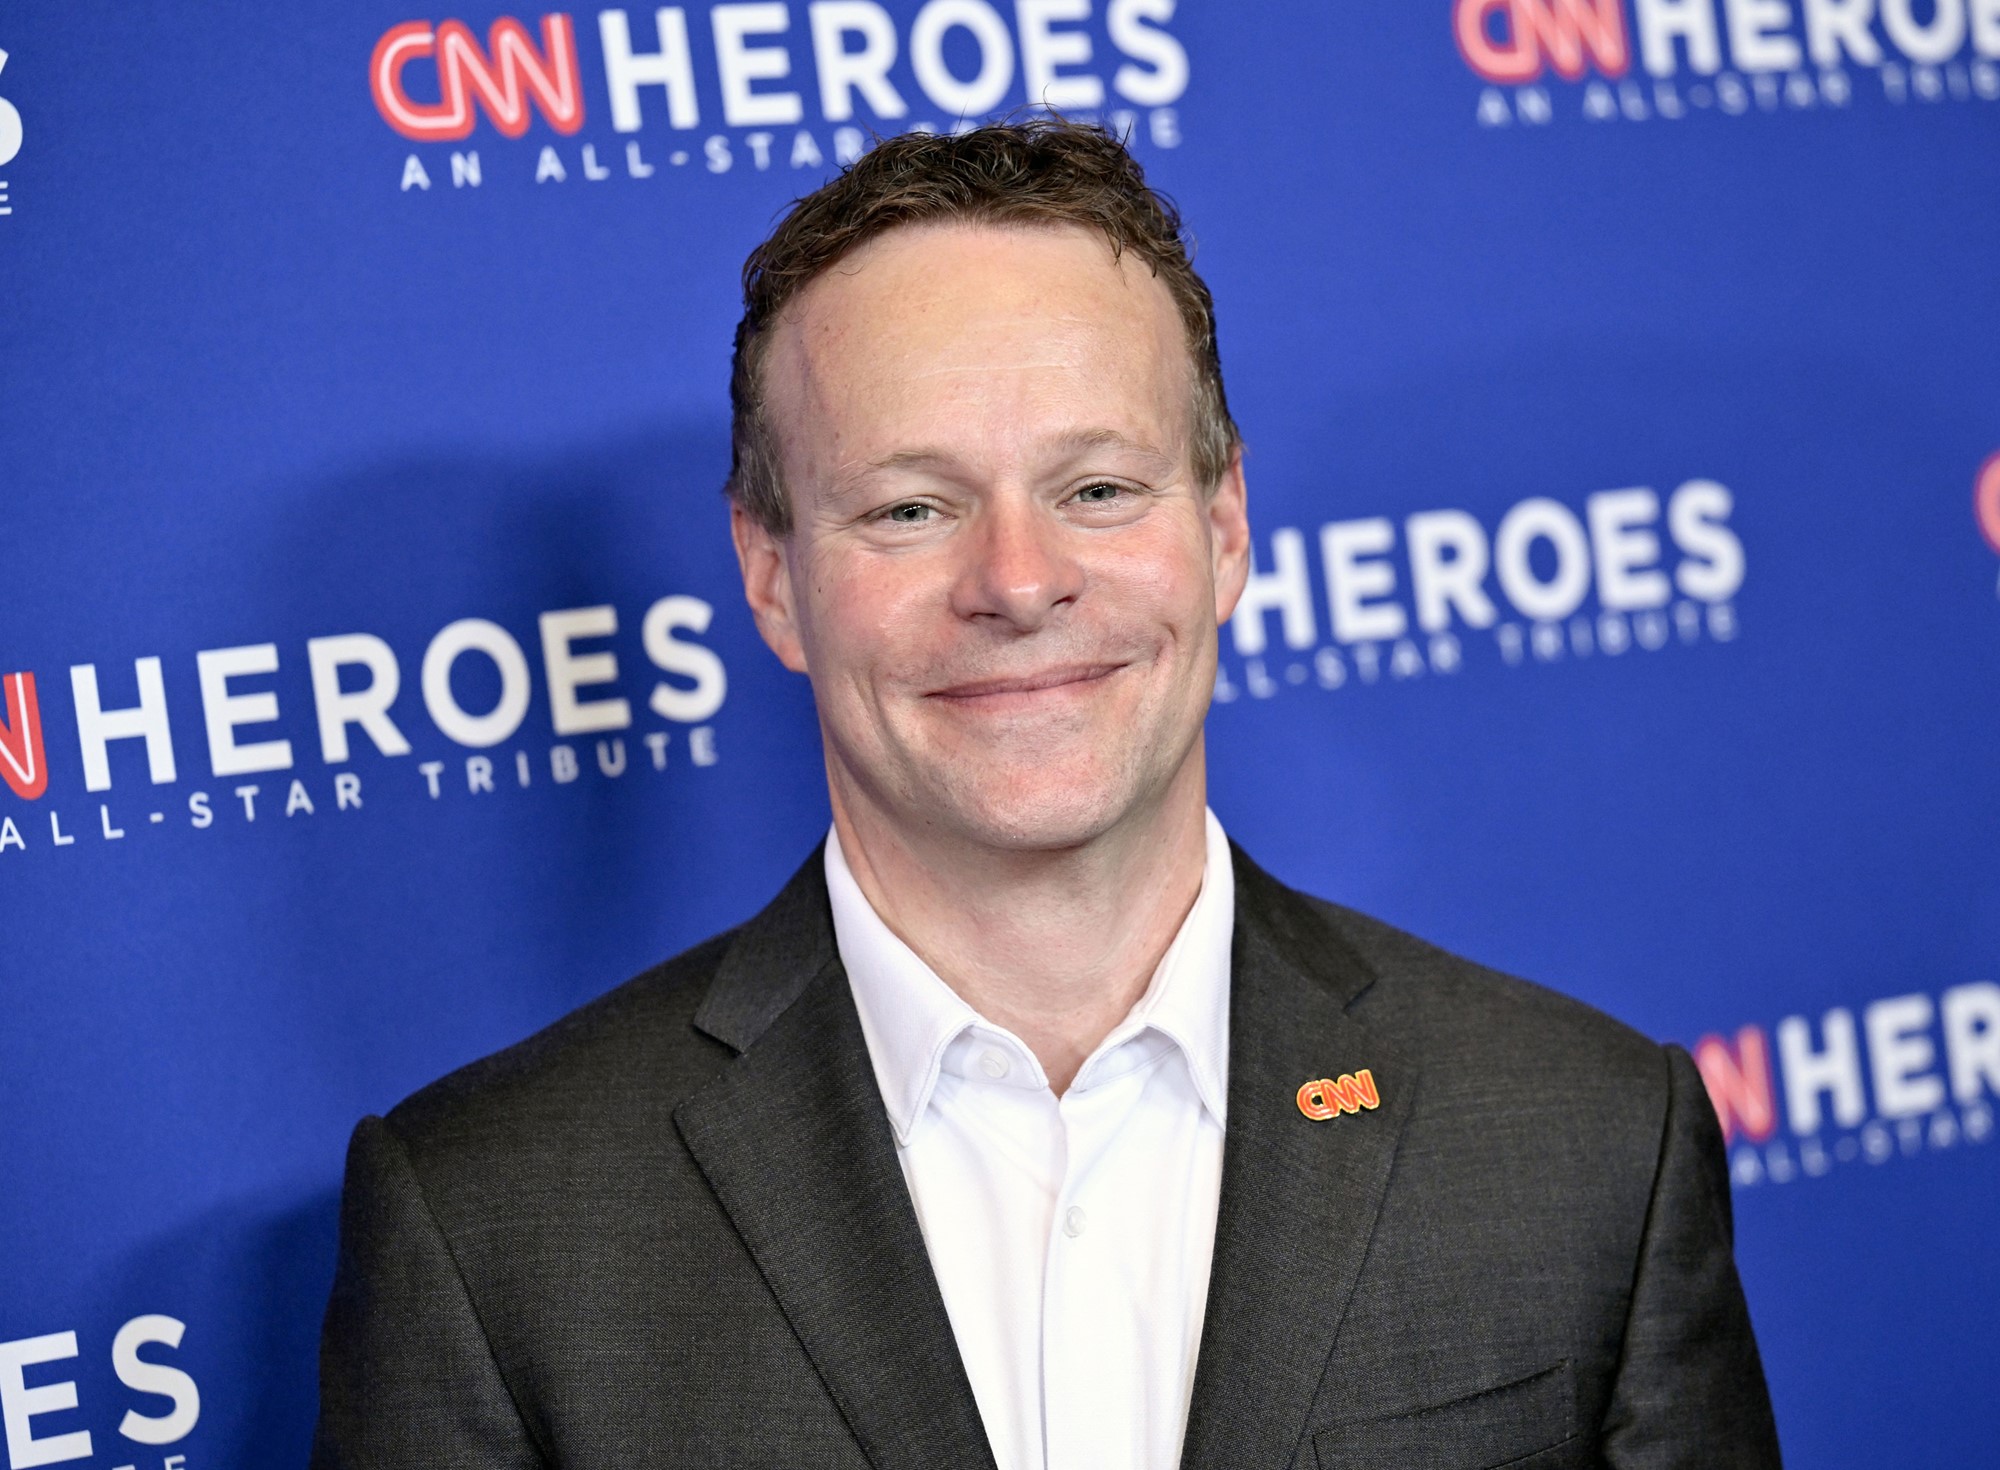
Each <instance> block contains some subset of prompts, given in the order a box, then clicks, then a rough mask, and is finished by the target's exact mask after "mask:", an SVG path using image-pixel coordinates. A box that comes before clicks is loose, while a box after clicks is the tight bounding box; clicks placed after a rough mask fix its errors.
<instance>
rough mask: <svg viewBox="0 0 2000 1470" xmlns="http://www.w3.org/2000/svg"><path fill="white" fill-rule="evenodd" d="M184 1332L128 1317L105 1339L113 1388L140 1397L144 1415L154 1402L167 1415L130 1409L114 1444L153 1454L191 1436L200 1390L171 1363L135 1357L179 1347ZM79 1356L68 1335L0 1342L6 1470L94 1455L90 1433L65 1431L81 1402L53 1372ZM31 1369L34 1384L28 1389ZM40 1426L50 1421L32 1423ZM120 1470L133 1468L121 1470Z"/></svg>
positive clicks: (163, 1462)
mask: <svg viewBox="0 0 2000 1470" xmlns="http://www.w3.org/2000/svg"><path fill="white" fill-rule="evenodd" d="M186 1331H187V1327H186V1324H185V1323H183V1322H180V1321H178V1320H177V1319H175V1318H173V1317H164V1316H159V1315H156V1314H149V1315H147V1316H144V1317H134V1318H133V1319H132V1320H131V1321H129V1322H127V1323H126V1324H125V1325H124V1326H123V1327H120V1328H119V1329H118V1332H117V1334H116V1335H115V1336H114V1337H113V1338H112V1339H111V1367H112V1371H113V1372H115V1373H116V1374H117V1375H118V1381H119V1382H120V1383H122V1384H123V1385H124V1386H125V1387H126V1388H129V1389H130V1390H132V1392H133V1393H135V1394H139V1395H143V1396H144V1397H143V1398H142V1399H141V1407H143V1408H147V1409H155V1408H157V1407H158V1405H159V1401H160V1400H165V1401H166V1405H167V1409H166V1412H165V1413H145V1414H142V1413H140V1412H139V1410H138V1409H136V1408H128V1409H127V1410H126V1411H125V1415H124V1417H123V1418H122V1419H120V1420H119V1421H118V1434H119V1436H120V1438H123V1439H128V1440H130V1441H131V1442H132V1443H133V1444H140V1445H147V1446H149V1447H151V1446H159V1445H170V1444H178V1443H179V1442H180V1441H181V1440H183V1439H186V1438H187V1437H188V1435H189V1434H191V1433H192V1432H193V1431H194V1427H195V1424H196V1423H197V1422H198V1421H199V1420H200V1418H201V1390H200V1389H198V1388H197V1387H196V1386H195V1381H194V1379H193V1378H192V1377H190V1376H189V1375H188V1374H187V1373H185V1372H183V1371H182V1370H181V1369H179V1368H176V1367H174V1366H173V1365H171V1364H169V1363H161V1362H156V1361H153V1359H151V1358H142V1357H140V1356H139V1350H140V1349H141V1348H148V1349H152V1350H153V1351H154V1354H155V1356H157V1354H158V1350H159V1349H160V1348H168V1349H173V1348H178V1347H179V1346H180V1345H181V1337H182V1334H184V1333H185V1332H186ZM77 1356H78V1345H77V1336H76V1334H75V1333H74V1332H51V1333H48V1334H46V1335H45V1336H42V1337H24V1338H20V1339H17V1340H16V1341H13V1342H0V1424H4V1426H5V1430H6V1436H7V1466H8V1470H29V1467H30V1466H37V1465H64V1464H68V1463H69V1462H70V1461H72V1460H88V1459H89V1458H90V1457H91V1456H92V1455H93V1454H95V1453H96V1447H95V1445H94V1443H93V1442H92V1439H91V1434H90V1431H89V1430H88V1429H68V1428H65V1427H63V1426H64V1420H65V1419H66V1418H67V1417H68V1416H69V1414H70V1412H71V1411H73V1410H75V1409H77V1408H78V1406H79V1404H80V1400H79V1398H78V1395H77V1386H76V1383H75V1381H74V1380H73V1379H65V1378H63V1377H62V1376H61V1368H60V1367H59V1366H56V1365H60V1364H63V1363H67V1362H69V1361H70V1360H72V1359H74V1358H76V1357H77ZM30 1369H33V1370H35V1373H34V1376H35V1377H36V1379H37V1382H35V1383H34V1384H32V1385H31V1384H30V1383H29V1382H28V1377H29V1370H30ZM38 1419H42V1420H46V1421H48V1422H45V1423H42V1424H37V1423H36V1422H35V1421H36V1420H38ZM122 1453H125V1454H129V1453H130V1451H122ZM157 1463H158V1464H159V1465H160V1470H185V1466H186V1464H187V1457H186V1456H185V1455H167V1456H165V1457H163V1458H161V1459H160V1460H159V1461H158V1462H157ZM119 1470H135V1467H134V1466H132V1465H123V1466H120V1467H119Z"/></svg>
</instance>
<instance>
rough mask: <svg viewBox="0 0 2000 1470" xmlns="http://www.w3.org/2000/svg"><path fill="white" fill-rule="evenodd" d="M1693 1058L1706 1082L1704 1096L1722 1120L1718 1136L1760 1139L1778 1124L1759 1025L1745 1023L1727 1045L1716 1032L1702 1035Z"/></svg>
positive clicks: (1768, 1056)
mask: <svg viewBox="0 0 2000 1470" xmlns="http://www.w3.org/2000/svg"><path fill="white" fill-rule="evenodd" d="M1694 1062H1695V1065H1696V1066H1697V1067H1699V1068H1701V1080H1702V1081H1703V1082H1705V1083H1707V1084H1708V1100H1709V1101H1710V1102H1712V1103H1714V1104H1715V1116H1716V1117H1717V1118H1718V1119H1720V1120H1721V1122H1722V1138H1723V1141H1724V1142H1725V1143H1734V1142H1735V1141H1736V1138H1737V1135H1738V1134H1741V1135H1742V1136H1743V1137H1745V1138H1748V1139H1750V1140H1751V1141H1752V1142H1753V1143H1762V1142H1763V1141H1764V1140H1765V1139H1767V1138H1769V1137H1770V1136H1771V1134H1772V1133H1773V1131H1775V1130H1776V1128H1777V1126H1778V1105H1777V1099H1776V1098H1775V1097H1774V1096H1773V1094H1772V1092H1771V1051H1770V1048H1769V1046H1767V1045H1766V1043H1765V1041H1764V1028H1763V1027H1762V1026H1745V1027H1744V1028H1743V1029H1742V1030H1740V1031H1738V1032H1737V1033H1736V1045H1735V1046H1734V1047H1731V1046H1730V1044H1729V1043H1728V1042H1726V1041H1724V1040H1723V1039H1722V1038H1721V1037H1720V1036H1704V1037H1702V1039H1701V1040H1700V1041H1697V1042H1696V1043H1695V1046H1694Z"/></svg>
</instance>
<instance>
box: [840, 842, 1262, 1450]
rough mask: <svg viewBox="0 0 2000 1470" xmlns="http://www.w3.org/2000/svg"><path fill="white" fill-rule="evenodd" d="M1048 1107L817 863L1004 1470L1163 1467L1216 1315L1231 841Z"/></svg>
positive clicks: (1232, 919)
mask: <svg viewBox="0 0 2000 1470" xmlns="http://www.w3.org/2000/svg"><path fill="white" fill-rule="evenodd" d="M1207 821H1208V853H1207V866H1206V868H1205V870H1204V872H1203V876H1202V885H1201V892H1200V894H1199V895H1198V896H1197V897H1196V899H1195V902H1194V907H1193V908H1192V909H1191V910H1190V911H1189V913H1188V916H1187V918H1186V919H1185V920H1184V921H1183V922H1182V924H1181V928H1180V932H1179V933H1177V934H1176V935H1175V936H1174V941H1173V943H1172V945H1170V946H1169V947H1168V949H1167V953H1166V956H1165V958H1163V959H1162V960H1161V961H1160V964H1159V968H1158V969H1157V970H1155V971H1154V972H1153V978H1152V981H1151V983H1150V984H1149V985H1148V986H1147V988H1146V993H1145V994H1144V995H1143V996H1141V997H1140V999H1139V1003H1138V1004H1137V1005H1135V1006H1134V1007H1133V1008H1132V1011H1131V1013H1130V1014H1129V1015H1128V1016H1126V1018H1125V1019H1124V1021H1122V1022H1121V1023H1119V1025H1118V1026H1117V1027H1116V1029H1114V1030H1113V1031H1112V1032H1111V1034H1110V1035H1109V1036H1107V1037H1105V1038H1104V1042H1103V1044H1102V1045H1100V1046H1099V1047H1098V1048H1097V1050H1096V1051H1094V1052H1092V1053H1091V1055H1090V1057H1089V1059H1088V1060H1087V1061H1085V1062H1084V1064H1083V1067H1082V1069H1081V1070H1080V1071H1079V1072H1078V1073H1077V1075H1076V1080H1075V1081H1074V1082H1073V1083H1071V1085H1070V1087H1069V1090H1068V1091H1067V1092H1065V1093H1064V1094H1063V1096H1062V1097H1061V1098H1058V1097H1056V1095H1055V1094H1054V1093H1053V1092H1052V1091H1050V1089H1049V1082H1048V1078H1047V1076H1046V1075H1045V1074H1044V1073H1043V1071H1042V1068H1041V1064H1040V1063H1039V1062H1038V1061H1037V1060H1036V1059H1035V1055H1034V1053H1033V1052H1031V1051H1030V1050H1029V1049H1028V1048H1027V1047H1026V1046H1025V1045H1024V1044H1023V1043H1022V1042H1021V1040H1020V1039H1019V1038H1018V1037H1016V1036H1014V1035H1013V1034H1012V1033H1011V1032H1009V1031H1007V1030H1005V1029H1004V1028H1002V1027H999V1026H996V1025H994V1024H992V1023H991V1022H990V1021H987V1020H985V1019H984V1018H982V1017H981V1016H980V1015H979V1014H978V1013H977V1012H976V1011H974V1010H973V1009H972V1007H970V1006H969V1005H967V1004H966V1003H965V1002H964V1001H963V1000H961V999H960V998H959V996H958V995H957V993H956V992H955V991H953V990H952V989H951V987H950V986H948V985H946V984H945V983H944V981H942V980H940V979H939V978H938V976H937V974H936V972H934V971H933V970H932V969H931V968H930V966H929V965H927V964H925V963H924V962H923V961H922V960H921V959H919V958H918V957H917V955H916V954H915V952H914V951H912V950H911V949H910V947H909V946H908V945H906V944H904V943H903V941H902V940H900V939H898V938H897V937H896V936H895V934H893V933H892V932H891V931H890V929H889V927H888V925H886V924H884V923H883V922H882V919H881V917H880V916H879V915H878V914H876V912H875V910H874V908H873V906H872V905H871V904H870V903H869V902H868V900H867V898H866V897H865V896H864V895H863V894H862V892H861V889H860V887H859V885H857V884H856V882H855V880H854V875H853V873H852V872H851V871H850V870H849V868H848V866H847V860H846V857H845V855H844V854H843V853H842V852H841V849H840V838H839V836H838V835H833V836H830V837H829V838H828V839H827V844H826V880H827V889H828V892H829V894H830V896H831V898H832V901H833V927H834V934H835V938H836V940H837V942H838V944H839V947H840V958H841V963H842V964H843V965H845V967H846V969H847V978H848V983H849V984H850V985H851V986H852V987H853V991H854V1003H855V1006H856V1008H857V1009H858V1010H859V1011H860V1013H861V1029H862V1033H863V1035H864V1036H865V1037H866V1038H867V1042H868V1054H869V1057H870V1059H871V1060H872V1062H873V1064H874V1068H875V1080H876V1082H877V1084H878V1085H879V1086H880V1087H881V1089H882V1100H883V1102H884V1103H885V1104H886V1105H887V1107H888V1112H889V1121H890V1123H891V1125H892V1126H893V1127H894V1129H895V1134H896V1143H897V1156H898V1158H899V1160H900V1161H901V1163H902V1166H903V1177H904V1179H905V1180H907V1181H908V1183H909V1187H910V1197H911V1199H912V1200H913V1201H914V1202H915V1205H916V1211H917V1220H918V1222H919V1223H920V1224H921V1225H922V1227H923V1233H924V1245H925V1248H926V1249H927V1250H928V1251H929V1253H930V1261H931V1269H932V1271H933V1272H934V1273H935V1274H936V1276H937V1280H938V1286H939V1287H940V1288H941V1290H942V1292H943V1295H944V1304H945V1309H946V1311H947V1312H948V1313H949V1314H950V1316H951V1326H952V1332H953V1334H954V1335H955V1336H956V1338H957V1340H958V1350H959V1356H960V1357H961V1358H962V1359H963V1361H964V1363H965V1370H966V1375H967V1376H968V1377H969V1378H970V1379H971V1381H972V1392H973V1396H974V1398H975V1399H977V1400H978V1403H979V1414H980V1418H981V1420H982V1421H983V1422H984V1424H985V1426H986V1437H987V1439H988V1440H989V1441H990V1442H991V1443H992V1446H993V1455H994V1458H995V1459H996V1460H997V1461H998V1462H999V1465H1000V1470H1171V1467H1172V1466H1174V1465H1175V1464H1177V1463H1178V1461H1179V1459H1180V1449H1181V1437H1182V1435H1183V1433H1184V1432H1185V1431H1186V1428H1187V1413H1188V1396H1189V1393H1190V1391H1191V1389H1192V1387H1193V1384H1194V1366H1195V1351H1196V1348H1197V1347H1198V1345H1199V1343H1200V1340H1201V1324H1202V1312H1203V1308H1204V1306H1205V1304H1206V1301H1207V1297H1208V1270H1209V1257H1210V1254H1211V1253H1212V1251H1213V1249H1214V1245H1215V1209H1216V1200H1217V1197H1218V1195H1219V1193H1220V1190H1221V1183H1222V1125H1223V1118H1224V1108H1225V1105H1226V1104H1225V1099H1226V1097H1227V1088H1228V1057H1229V945H1230V940H1231V937H1232V935H1233V933H1234V931H1235V924H1236V896H1235V889H1236V885H1235V878H1234V875H1233V873H1232V872H1231V869H1230V859H1229V844H1228V841H1227V840H1226V839H1225V838H1224V836H1223V833H1222V825H1221V823H1219V822H1218V821H1216V819H1215V814H1214V813H1213V812H1210V813H1209V814H1208V819H1207Z"/></svg>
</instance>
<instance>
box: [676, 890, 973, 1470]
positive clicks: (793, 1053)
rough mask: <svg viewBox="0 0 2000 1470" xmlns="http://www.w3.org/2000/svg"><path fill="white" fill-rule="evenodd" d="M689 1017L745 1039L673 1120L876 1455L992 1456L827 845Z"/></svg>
mask: <svg viewBox="0 0 2000 1470" xmlns="http://www.w3.org/2000/svg"><path fill="white" fill-rule="evenodd" d="M695 1024H696V1025H697V1026H698V1027H700V1028H701V1029H702V1030H703V1031H705V1032H707V1033H708V1034H709V1035H711V1036H714V1037H716V1039H718V1040H720V1041H722V1042H725V1043H726V1044H728V1045H730V1046H732V1047H734V1048H735V1049H736V1050H737V1051H739V1052H740V1053H741V1055H740V1056H739V1057H738V1058H737V1059H736V1061H735V1062H734V1063H733V1064H732V1065H731V1066H730V1067H729V1068H728V1069H727V1070H725V1071H724V1072H723V1074H722V1075H721V1077H719V1078H718V1079H717V1080H716V1081H715V1082H714V1083H712V1084H710V1085H709V1086H708V1087H706V1088H704V1089H703V1090H702V1091H700V1092H698V1093H696V1094H695V1095H694V1096H692V1097H690V1098H688V1099H687V1100H686V1101H685V1102H683V1103H682V1104H681V1105H680V1107H679V1108H678V1109H676V1110H675V1113H674V1122H675V1125H676V1126H677V1127H678V1128H679V1129H680V1133H681V1137H682V1138H683V1139H684V1140H685V1141H686V1143H687V1146H688V1149H689V1151H690V1152H691V1153H692V1154H693V1155H694V1158H695V1162H696V1163H697V1164H698V1165H699V1166H700V1168H701V1171H702V1173H703V1175H704V1176H705V1177H706V1178H707V1180H708V1183H709V1186H710V1187H711V1188H712V1189H713V1190H714V1191H715V1195H716V1198H717V1199H718V1200H719V1201H720V1202H721V1204H722V1208H723V1209H724V1210H725V1211H726V1212H727V1213H728V1215H729V1218H730V1221H731V1223H732V1224H733V1225H734V1226H735V1227H736V1230H737V1232H738V1234H739V1235H741V1237H742V1239H743V1242H744V1244H745V1245H746V1246H747V1247H748V1248H749V1250H750V1253H751V1255H752V1256H754V1257H755V1259H756V1261H757V1265H758V1268H759V1270H761V1271H762V1272H763V1275H764V1279H765V1280H766V1282H768V1283H769V1285H770V1288H771V1291H772V1293H773V1294H774V1295H775V1296H776V1297H777V1299H778V1303H779V1306H780V1307H781V1308H782V1309H783V1310H784V1313H785V1316H786V1318H787V1320H788V1321H790V1323H791V1325H792V1330H793V1331H794V1332H796V1333H797V1334H798V1338H799V1341H800V1343H801V1344H803V1345H804V1347H805V1350H806V1353H807V1354H808V1356H810V1357H811V1359H812V1361H813V1365H814V1367H815V1368H817V1369H818V1371H819V1375H820V1377H821V1379H822V1380H823V1381H824V1382H825V1384H826V1386H827V1390H828V1392H830V1393H831V1394H832V1395H833V1398H834V1401H835V1402H836V1403H837V1404H838V1405H839V1406H840V1410H841V1412H842V1414H843V1415H845V1417H846V1419H847V1422H848V1425H849V1427H850V1428H851V1429H852V1430H853V1431H854V1435H855V1438H856V1439H857V1440H859V1441H860V1443H861V1447H862V1449H863V1451H864V1452H865V1453H866V1454H867V1456H868V1458H869V1460H870V1461H871V1462H872V1463H873V1464H874V1465H875V1466H876V1467H877V1470H928V1467H933V1466H937V1465H954V1466H960V1465H963V1466H991V1465H992V1463H993V1459H992V1451H991V1450H990V1448H989V1447H988V1445H987V1440H986V1432H985V1429H984V1427H983V1426H982V1424H981V1422H980V1418H979V1407H978V1404H977V1402H976V1401H975V1400H974V1398H973V1396H972V1386H971V1384H970V1382H969V1381H968V1380H967V1378H966V1375H965V1369H964V1366H963V1364H962V1363H961V1362H960V1359H959V1356H958V1346H957V1343H956V1341H955V1339H954V1338H953V1335H952V1329H951V1320H950V1318H949V1317H948V1316H947V1315H946V1312H945V1306H944V1298H943V1296H942V1295H941V1294H940V1293H939V1291H938V1286H937V1280H936V1278H935V1277H934V1276H933V1274H932V1272H931V1267H930V1257H929V1254H928V1253H927V1251H926V1250H925V1247H924V1240H923V1232H922V1230H921V1228H920V1227H919V1226H918V1224H917V1217H916V1212H915V1210H914V1209H913V1208H912V1206H911V1204H910V1196H909V1190H908V1188H907V1186H906V1185H905V1184H904V1182H903V1175H902V1169H901V1166H900V1165H899V1164H898V1163H897V1161H896V1154H895V1139H894V1135H893V1134H892V1132H891V1130H890V1127H889V1119H888V1115H887V1113H886V1112H885V1111H884V1110H883V1106H882V1099H881V1094H880V1092H879V1091H878V1090H877V1088H876V1085H875V1074H874V1071H873V1069H872V1067H871V1066H870V1063H869V1059H868V1049H867V1044H866V1042H865V1041H864V1039H863V1037H862V1034H861V1022H860V1018H859V1017H858V1016H857V1014H856V1013H855V1009H854V1002H853V997H852V994H851V993H850V991H849V989H848V985H847V976H846V973H845V971H843V970H842V968H841V965H840V960H839V955H838V952H837V950H836V948H835V945H834V942H833V929H832V918H831V913H830V910H829V908H828V905H827V898H826V884H825V874H824V870H823V868H822V867H821V858H820V856H819V854H817V853H815V854H814V856H813V857H812V858H811V859H810V860H809V861H808V862H807V863H806V865H805V867H804V868H802V869H800V871H799V873H798V875H797V876H796V877H794V878H793V879H792V881H791V883H790V884H788V885H787V886H786V888H785V890H784V892H783V893H781V894H780V895H779V896H778V897H777V899H775V900H774V901H773V902H772V904H771V906H770V907H769V908H768V909H766V910H765V911H764V912H763V913H762V914H760V915H759V916H758V917H757V918H756V919H754V920H752V921H751V922H750V924H749V925H747V926H746V927H745V929H744V931H743V932H742V934H741V935H740V936H739V937H738V939H737V941H736V943H735V944H734V945H733V946H732V948H731V950H730V952H729V954H728V955H727V956H726V957H725V958H724V960H723V963H722V965H721V966H720V967H719V968H718V970H717V972H716V978H715V980H714V982H713V983H712V984H711V986H710V989H709V993H708V996H707V997H706V999H705V1000H704V1002H703V1004H702V1007H701V1009H700V1010H699V1011H698V1012H697V1013H696V1015H695Z"/></svg>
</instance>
